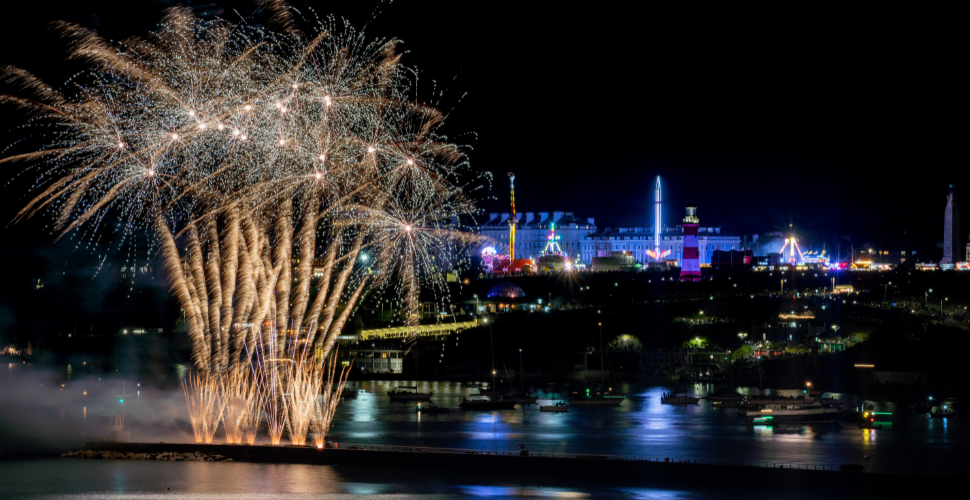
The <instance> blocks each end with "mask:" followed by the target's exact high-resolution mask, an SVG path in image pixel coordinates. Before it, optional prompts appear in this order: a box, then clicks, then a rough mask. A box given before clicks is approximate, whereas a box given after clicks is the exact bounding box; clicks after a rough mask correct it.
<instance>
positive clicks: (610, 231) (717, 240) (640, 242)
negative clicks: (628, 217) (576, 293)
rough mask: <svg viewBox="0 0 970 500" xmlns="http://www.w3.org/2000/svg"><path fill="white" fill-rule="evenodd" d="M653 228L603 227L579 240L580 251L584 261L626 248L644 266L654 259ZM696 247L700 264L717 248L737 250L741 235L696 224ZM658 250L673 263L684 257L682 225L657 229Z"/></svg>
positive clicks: (707, 261)
mask: <svg viewBox="0 0 970 500" xmlns="http://www.w3.org/2000/svg"><path fill="white" fill-rule="evenodd" d="M656 234H657V233H656V231H655V230H654V228H652V227H649V228H644V227H618V228H604V229H603V230H601V231H597V232H596V233H594V234H591V235H589V236H586V237H584V238H583V240H582V245H581V250H580V251H581V253H582V258H583V261H584V262H592V261H593V257H611V256H615V255H616V253H615V252H626V253H628V254H629V255H631V256H632V257H633V258H634V260H636V262H637V263H638V264H641V265H642V266H643V267H646V266H647V264H649V263H652V262H656V260H655V259H654V258H653V257H651V256H650V254H649V253H648V252H649V251H651V250H653V249H654V247H655V245H656ZM696 238H697V250H698V262H699V264H700V265H709V264H711V258H712V256H713V255H714V252H715V251H717V250H721V251H730V250H739V249H741V248H742V246H741V237H740V236H729V235H724V234H721V228H719V227H697V234H696ZM660 251H661V253H662V254H664V255H666V256H667V257H665V259H669V260H670V261H672V262H673V264H675V265H678V266H679V265H680V262H681V261H682V260H683V258H684V227H683V226H680V225H678V226H676V227H664V228H663V230H662V231H661V232H660Z"/></svg>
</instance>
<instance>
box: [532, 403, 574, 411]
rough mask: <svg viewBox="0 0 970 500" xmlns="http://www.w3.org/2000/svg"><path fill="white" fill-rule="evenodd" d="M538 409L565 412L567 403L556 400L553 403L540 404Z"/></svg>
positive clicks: (567, 407) (567, 406)
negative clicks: (547, 404)
mask: <svg viewBox="0 0 970 500" xmlns="http://www.w3.org/2000/svg"><path fill="white" fill-rule="evenodd" d="M539 411H546V412H552V413H566V412H567V411H569V405H567V404H566V403H565V402H563V401H557V402H556V404H554V405H549V406H540V407H539Z"/></svg>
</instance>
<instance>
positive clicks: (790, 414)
mask: <svg viewBox="0 0 970 500" xmlns="http://www.w3.org/2000/svg"><path fill="white" fill-rule="evenodd" d="M839 418H840V413H839V412H838V409H832V408H825V407H824V406H822V403H821V401H819V400H817V399H815V398H808V397H802V398H792V399H789V400H781V401H772V402H771V403H767V404H762V405H755V407H754V408H752V407H751V406H749V408H748V414H747V420H748V422H750V423H755V424H782V423H800V424H807V423H830V422H837V421H838V420H839Z"/></svg>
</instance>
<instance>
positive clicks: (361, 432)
mask: <svg viewBox="0 0 970 500" xmlns="http://www.w3.org/2000/svg"><path fill="white" fill-rule="evenodd" d="M400 385H404V386H417V387H418V390H419V391H422V392H427V391H429V390H434V391H435V395H434V397H433V398H432V401H433V402H434V403H435V404H437V405H438V406H441V407H446V408H451V411H450V412H449V413H443V414H439V415H431V414H427V413H425V414H419V413H418V412H417V411H416V405H415V404H414V403H391V402H390V400H389V399H388V398H387V396H386V391H388V390H392V389H394V388H396V387H397V386H400ZM585 387H586V386H585V384H582V383H573V384H547V385H544V386H540V387H537V388H534V389H532V390H531V392H532V393H533V394H538V396H539V398H540V399H539V404H552V403H553V402H555V401H557V400H560V399H565V398H567V397H568V395H569V394H571V393H572V392H574V391H577V392H578V391H583V390H584V388H585ZM360 388H361V389H362V390H363V392H361V393H360V395H359V396H358V398H357V399H356V400H347V401H344V402H343V403H341V406H340V407H339V409H338V413H337V416H336V418H335V419H334V426H333V429H332V430H331V434H330V438H331V439H332V440H335V441H338V442H340V441H345V442H348V443H349V442H355V443H365V444H385V445H401V446H415V445H419V446H426V447H441V448H470V449H480V450H516V449H518V445H519V444H525V445H526V446H527V447H528V448H529V449H530V450H532V451H535V452H547V453H579V454H603V455H624V456H638V457H654V458H663V457H670V458H674V459H691V460H698V459H699V460H722V461H743V462H775V463H796V464H820V465H834V466H838V465H840V464H842V463H861V464H865V465H866V467H867V468H869V469H870V470H872V469H875V470H881V471H895V472H923V473H926V472H936V473H948V474H959V475H966V474H967V471H965V470H964V469H963V468H962V467H960V465H959V464H961V463H962V457H963V456H965V454H966V453H968V452H970V435H968V432H967V429H966V428H965V427H959V422H957V421H953V422H947V420H948V419H942V420H940V419H928V418H926V417H924V416H922V415H912V414H907V413H906V411H905V408H903V407H901V406H900V405H894V404H892V403H876V406H877V407H876V411H880V412H888V413H892V415H891V416H888V417H886V418H887V419H890V420H892V422H893V427H892V428H889V429H881V430H876V431H866V432H860V431H863V430H862V429H859V428H858V427H857V426H856V425H855V424H849V423H844V424H843V423H835V424H808V425H783V424H782V425H773V426H762V425H759V426H752V425H750V424H748V423H747V422H746V421H745V420H744V419H743V418H740V417H739V416H738V415H737V410H736V409H734V408H720V407H714V406H713V405H712V404H711V403H710V402H708V401H707V400H704V399H702V400H701V402H700V404H698V405H686V406H670V405H663V404H661V403H660V395H661V394H662V393H663V392H665V391H671V390H677V392H687V393H692V394H693V395H695V396H703V395H704V394H706V393H707V392H708V389H709V388H708V386H706V385H701V384H694V385H693V386H688V390H687V391H683V389H682V388H670V387H655V386H639V385H636V384H634V383H623V384H621V385H620V389H621V390H622V391H623V392H624V393H625V394H627V395H629V396H628V397H627V399H626V401H624V402H623V404H622V405H621V406H619V407H615V408H578V407H573V408H571V409H570V411H569V412H568V413H543V412H540V411H539V410H538V405H531V406H526V407H524V408H523V407H521V406H518V407H516V409H515V410H514V411H508V410H506V411H494V412H463V411H461V410H458V409H457V406H458V403H459V401H460V400H461V398H462V397H469V396H475V394H477V391H476V390H474V389H468V388H465V387H463V386H462V385H461V384H459V383H445V382H415V381H404V382H397V381H395V382H386V381H364V382H360ZM711 389H712V390H713V388H711ZM742 389H745V388H742ZM742 392H744V391H742ZM749 392H757V389H753V390H751V391H749ZM766 392H767V391H766ZM840 396H841V397H842V399H848V397H847V396H845V395H840ZM850 401H851V402H852V403H855V402H857V401H855V400H850ZM867 456H868V458H866V457H867Z"/></svg>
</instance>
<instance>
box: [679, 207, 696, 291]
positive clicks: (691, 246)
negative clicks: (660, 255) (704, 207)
mask: <svg viewBox="0 0 970 500" xmlns="http://www.w3.org/2000/svg"><path fill="white" fill-rule="evenodd" d="M700 222H701V221H700V219H698V218H697V206H696V205H694V202H693V201H692V202H690V203H689V204H687V217H684V256H683V258H682V259H681V262H680V279H681V280H684V281H698V280H700V279H701V259H700V249H699V248H697V227H698V225H699V224H700Z"/></svg>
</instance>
